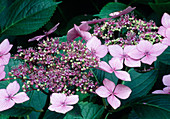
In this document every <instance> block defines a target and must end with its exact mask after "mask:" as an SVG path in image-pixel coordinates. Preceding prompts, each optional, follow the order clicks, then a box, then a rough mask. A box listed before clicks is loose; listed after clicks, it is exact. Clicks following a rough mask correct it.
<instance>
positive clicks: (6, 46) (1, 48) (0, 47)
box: [0, 39, 13, 55]
mask: <svg viewBox="0 0 170 119" xmlns="http://www.w3.org/2000/svg"><path fill="white" fill-rule="evenodd" d="M12 46H13V45H10V43H9V41H8V39H5V40H4V41H3V42H2V43H1V44H0V55H4V54H7V53H8V52H9V51H10V50H11V48H12Z"/></svg>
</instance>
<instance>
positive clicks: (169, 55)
mask: <svg viewBox="0 0 170 119" xmlns="http://www.w3.org/2000/svg"><path fill="white" fill-rule="evenodd" d="M157 59H158V61H160V62H162V63H165V64H168V65H170V46H169V47H168V48H167V49H166V50H165V51H164V52H163V53H162V54H161V55H160V56H158V57H157Z"/></svg>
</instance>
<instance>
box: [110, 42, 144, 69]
mask: <svg viewBox="0 0 170 119" xmlns="http://www.w3.org/2000/svg"><path fill="white" fill-rule="evenodd" d="M108 49H109V52H110V54H111V55H112V56H113V58H118V59H119V60H120V61H121V63H123V61H124V64H125V65H126V66H128V67H140V65H141V63H140V60H136V59H133V58H131V57H130V56H129V53H130V52H132V50H134V49H135V46H134V45H127V46H125V48H124V49H122V47H120V46H119V45H109V46H108Z"/></svg>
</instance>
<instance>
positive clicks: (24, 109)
mask: <svg viewBox="0 0 170 119" xmlns="http://www.w3.org/2000/svg"><path fill="white" fill-rule="evenodd" d="M33 110H34V109H33V108H32V107H28V106H25V105H22V104H16V105H15V106H13V107H12V108H10V109H8V110H5V111H2V112H0V115H1V114H2V115H9V116H16V117H19V116H25V115H28V114H30V113H31V112H32V111H33Z"/></svg>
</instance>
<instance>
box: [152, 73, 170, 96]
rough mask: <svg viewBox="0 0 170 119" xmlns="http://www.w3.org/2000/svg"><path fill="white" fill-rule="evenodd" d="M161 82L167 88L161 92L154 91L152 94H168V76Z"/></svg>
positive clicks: (169, 77) (169, 85) (169, 87)
mask: <svg viewBox="0 0 170 119" xmlns="http://www.w3.org/2000/svg"><path fill="white" fill-rule="evenodd" d="M162 82H163V84H164V85H165V86H167V87H165V88H163V90H155V91H153V92H152V93H153V94H170V74H169V75H165V76H163V79H162Z"/></svg>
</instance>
